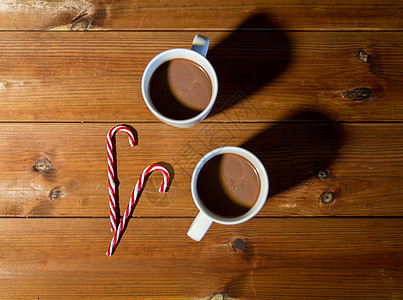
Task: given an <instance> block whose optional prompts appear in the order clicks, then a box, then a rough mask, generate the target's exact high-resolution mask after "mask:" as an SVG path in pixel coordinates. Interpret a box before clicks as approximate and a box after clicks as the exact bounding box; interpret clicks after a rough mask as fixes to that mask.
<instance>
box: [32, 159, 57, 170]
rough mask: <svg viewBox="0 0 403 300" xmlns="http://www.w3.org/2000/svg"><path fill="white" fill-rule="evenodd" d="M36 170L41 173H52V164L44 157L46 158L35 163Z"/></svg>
mask: <svg viewBox="0 0 403 300" xmlns="http://www.w3.org/2000/svg"><path fill="white" fill-rule="evenodd" d="M34 167H35V170H37V171H38V172H40V173H52V167H53V165H52V162H51V161H50V160H49V159H48V158H46V157H44V158H39V159H38V160H37V161H36V162H35V166H34Z"/></svg>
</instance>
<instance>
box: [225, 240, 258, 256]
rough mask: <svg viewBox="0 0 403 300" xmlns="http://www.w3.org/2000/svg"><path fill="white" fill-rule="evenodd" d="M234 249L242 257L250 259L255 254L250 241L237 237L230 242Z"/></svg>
mask: <svg viewBox="0 0 403 300" xmlns="http://www.w3.org/2000/svg"><path fill="white" fill-rule="evenodd" d="M230 245H231V248H232V250H234V251H235V252H236V253H237V254H238V255H239V257H241V258H242V259H246V260H249V259H251V258H252V256H253V249H252V246H251V245H250V243H249V242H247V241H245V240H244V239H241V238H235V239H233V240H232V241H231V242H230Z"/></svg>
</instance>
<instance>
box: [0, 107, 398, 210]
mask: <svg viewBox="0 0 403 300" xmlns="http://www.w3.org/2000/svg"><path fill="white" fill-rule="evenodd" d="M308 114H309V115H311V116H315V114H317V113H314V112H311V111H308V112H301V113H300V115H301V116H304V115H308ZM130 125H132V126H133V127H134V128H135V129H136V130H137V133H138V137H139V144H138V145H137V146H136V147H135V148H133V149H132V148H130V147H129V144H128V141H127V137H126V136H125V135H123V134H122V135H120V134H119V135H118V136H117V143H116V144H117V153H118V178H119V181H120V186H119V190H120V199H121V207H122V209H124V208H125V207H126V205H127V201H128V200H129V198H130V195H131V191H132V188H133V187H134V185H135V183H136V181H137V179H138V176H139V175H140V173H141V171H142V170H143V169H144V168H145V167H146V166H148V165H150V164H152V163H156V162H163V163H164V164H165V165H166V166H167V167H168V168H169V169H170V170H171V173H172V174H173V181H172V185H171V187H170V190H169V192H168V193H167V194H165V195H160V194H159V193H158V192H157V190H158V187H159V185H160V184H161V180H162V177H161V175H159V174H155V175H152V176H151V177H150V180H149V181H148V183H147V186H146V190H145V192H144V193H143V195H142V197H141V199H140V202H139V205H138V206H137V207H136V211H135V215H136V216H142V217H143V216H161V217H164V216H178V217H185V216H186V217H191V216H194V215H196V213H197V210H196V207H195V206H194V204H193V201H192V198H191V193H190V178H191V174H192V172H193V169H194V167H195V165H196V163H197V162H198V161H199V160H200V159H201V157H202V156H203V155H204V154H206V153H207V152H208V151H210V150H212V149H214V148H217V147H221V146H228V145H233V146H241V147H244V148H246V149H249V150H251V151H252V152H253V153H255V154H256V155H257V156H258V157H259V158H260V159H261V160H262V162H263V163H264V164H265V166H266V168H267V171H268V174H269V177H270V183H271V190H270V197H269V199H268V202H267V204H266V206H265V207H264V209H263V210H262V212H261V213H260V216H330V215H336V216H372V215H374V216H402V215H403V204H402V201H401V195H402V176H401V174H402V173H401V171H402V167H403V156H402V151H401V149H402V148H403V140H402V137H403V127H402V125H401V124H333V123H328V124H325V123H313V124H311V123H258V124H252V123H250V124H232V123H229V124H216V123H202V124H199V125H198V126H196V127H194V128H192V129H186V130H184V129H177V128H173V127H171V126H168V125H165V124H154V123H145V124H144V123H134V124H130ZM111 127H112V125H110V124H58V123H56V124H1V125H0V169H1V170H2V177H1V179H0V187H1V190H2V192H1V193H0V203H1V205H0V214H1V215H3V216H72V217H79V216H80V217H93V216H98V217H99V216H102V217H107V216H108V214H109V211H108V205H107V203H108V192H107V165H106V133H107V132H108V130H109V129H110V128H111ZM46 160H47V161H48V165H49V168H47V169H46V168H41V167H39V168H35V164H36V163H37V162H38V161H39V162H40V163H42V165H43V164H45V165H46ZM318 169H325V170H328V172H329V173H330V177H329V178H328V179H319V178H317V177H316V175H315V172H316V171H317V170H318ZM325 192H332V193H334V195H335V198H336V199H335V201H334V202H333V203H332V204H329V205H324V204H322V203H321V196H322V195H323V193H325Z"/></svg>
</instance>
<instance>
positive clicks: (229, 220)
mask: <svg viewBox="0 0 403 300" xmlns="http://www.w3.org/2000/svg"><path fill="white" fill-rule="evenodd" d="M225 153H232V154H237V155H239V156H242V157H243V158H245V159H246V160H248V161H249V162H250V163H251V164H252V166H253V167H254V168H255V170H256V172H257V175H258V177H259V180H260V192H259V196H258V198H257V200H256V202H255V204H254V205H253V206H252V207H251V208H250V209H249V210H248V211H247V212H246V213H244V214H243V215H241V216H237V217H224V216H220V215H217V214H215V213H214V212H212V211H210V210H209V209H208V208H207V207H206V206H205V205H204V204H203V202H202V201H201V199H200V197H199V195H198V193H197V179H198V176H199V173H200V170H201V169H202V167H203V166H204V165H205V164H206V162H207V161H209V160H210V159H211V158H213V157H214V156H217V155H220V154H225ZM191 191H192V197H193V201H194V203H195V204H196V206H197V208H198V209H199V211H200V212H199V214H198V215H197V217H196V218H195V220H194V221H193V223H192V225H191V226H190V228H189V230H188V233H187V235H188V236H189V237H190V238H192V239H193V240H195V241H200V240H201V239H202V238H203V236H204V235H205V234H206V232H207V230H208V229H209V228H210V226H211V224H212V223H213V222H216V223H219V224H224V225H235V224H240V223H243V222H245V221H247V220H249V219H251V218H252V217H254V216H255V215H256V214H257V213H258V212H259V211H260V210H261V209H262V207H263V206H264V204H265V202H266V199H267V196H268V194H269V177H268V175H267V172H266V169H265V167H264V165H263V164H262V162H261V161H260V160H259V159H258V158H257V157H256V156H255V155H254V154H253V153H251V152H250V151H248V150H246V149H243V148H239V147H221V148H217V149H214V150H213V151H211V152H209V153H207V154H206V155H205V156H204V157H203V158H202V159H201V160H200V161H199V162H198V164H197V165H196V167H195V169H194V171H193V175H192V181H191Z"/></svg>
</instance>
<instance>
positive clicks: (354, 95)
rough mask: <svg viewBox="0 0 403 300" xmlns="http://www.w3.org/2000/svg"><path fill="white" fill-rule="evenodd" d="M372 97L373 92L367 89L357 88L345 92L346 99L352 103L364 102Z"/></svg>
mask: <svg viewBox="0 0 403 300" xmlns="http://www.w3.org/2000/svg"><path fill="white" fill-rule="evenodd" d="M369 96H371V90H370V89H369V88H366V87H360V88H355V89H352V90H349V91H345V92H344V97H346V98H347V99H349V100H352V101H363V100H366V99H368V98H369Z"/></svg>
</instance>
